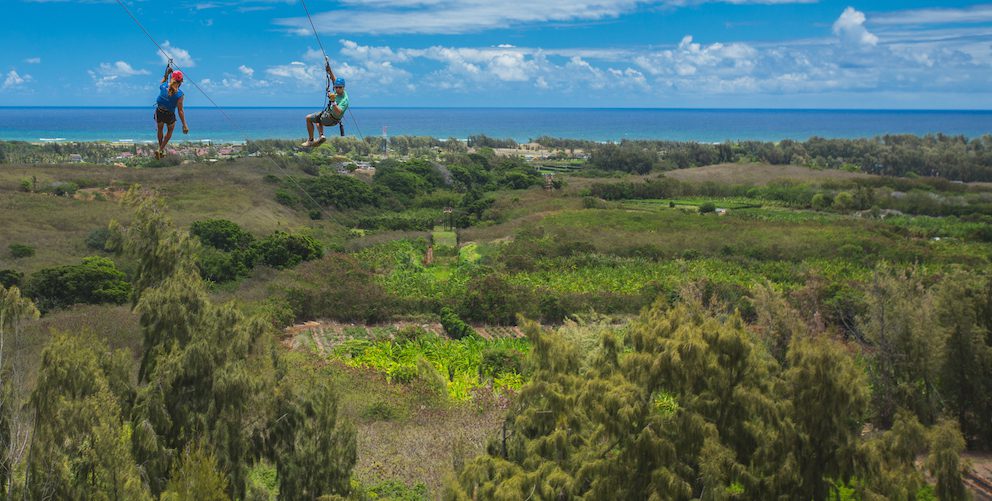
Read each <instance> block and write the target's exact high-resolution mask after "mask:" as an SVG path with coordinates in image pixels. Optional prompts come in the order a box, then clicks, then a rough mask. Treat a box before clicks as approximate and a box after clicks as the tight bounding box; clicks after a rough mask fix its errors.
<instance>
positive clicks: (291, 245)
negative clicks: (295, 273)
mask: <svg viewBox="0 0 992 501" xmlns="http://www.w3.org/2000/svg"><path fill="white" fill-rule="evenodd" d="M251 249H252V251H253V252H252V253H253V254H254V255H255V256H257V259H258V261H259V262H261V263H264V264H266V265H268V266H271V267H273V268H291V267H293V266H296V265H298V264H300V263H302V262H304V261H311V260H314V259H319V258H320V257H322V256H323V255H324V249H323V247H321V245H320V243H319V242H317V241H316V240H314V239H313V238H311V237H310V236H308V235H299V234H290V233H286V232H283V231H277V232H275V233H273V234H272V235H269V236H268V237H266V238H265V239H263V240H259V241H258V242H255V243H254V244H253V245H252V247H251Z"/></svg>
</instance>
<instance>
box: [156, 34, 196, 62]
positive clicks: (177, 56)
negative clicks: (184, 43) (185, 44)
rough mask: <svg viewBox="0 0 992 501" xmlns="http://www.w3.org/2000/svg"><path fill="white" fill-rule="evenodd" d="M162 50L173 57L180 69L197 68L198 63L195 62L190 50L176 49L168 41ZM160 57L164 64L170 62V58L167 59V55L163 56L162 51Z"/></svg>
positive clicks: (159, 52)
mask: <svg viewBox="0 0 992 501" xmlns="http://www.w3.org/2000/svg"><path fill="white" fill-rule="evenodd" d="M162 48H163V49H165V52H166V53H168V54H169V57H171V58H172V60H173V62H175V64H176V65H178V66H179V67H182V68H192V67H194V66H196V61H194V60H193V57H192V56H190V55H189V51H188V50H185V49H181V48H179V47H175V46H173V45H172V43H171V42H169V41H168V40H166V41H165V43H163V44H162ZM158 57H159V59H161V60H162V64H165V63H168V62H169V58H167V57H165V54H163V53H162V51H158Z"/></svg>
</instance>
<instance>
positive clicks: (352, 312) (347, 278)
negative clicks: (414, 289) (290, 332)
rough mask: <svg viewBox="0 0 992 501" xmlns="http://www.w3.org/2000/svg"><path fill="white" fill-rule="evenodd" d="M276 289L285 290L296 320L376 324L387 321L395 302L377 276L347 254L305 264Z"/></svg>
mask: <svg viewBox="0 0 992 501" xmlns="http://www.w3.org/2000/svg"><path fill="white" fill-rule="evenodd" d="M275 287H276V289H277V290H280V289H281V290H282V291H283V295H284V296H285V298H286V301H287V302H288V303H289V305H290V308H291V309H292V310H293V313H294V315H295V317H296V320H311V319H314V318H328V319H333V320H339V321H348V322H365V323H374V322H379V321H382V320H384V319H386V318H388V317H389V314H390V312H391V308H392V307H393V305H394V303H395V301H394V300H393V299H392V298H390V297H389V295H388V294H386V291H385V289H383V288H382V286H381V285H379V284H378V283H377V282H376V281H375V276H374V275H373V274H372V273H371V272H369V271H367V270H365V269H364V268H362V266H361V265H360V264H359V263H358V261H356V260H355V258H353V257H351V256H349V255H347V254H329V255H328V256H326V257H324V258H323V259H320V260H316V261H311V262H308V263H304V264H302V265H300V266H299V267H298V268H296V269H295V270H293V272H292V273H290V274H288V275H287V276H285V277H283V278H282V279H281V281H279V282H277V283H276V286H275Z"/></svg>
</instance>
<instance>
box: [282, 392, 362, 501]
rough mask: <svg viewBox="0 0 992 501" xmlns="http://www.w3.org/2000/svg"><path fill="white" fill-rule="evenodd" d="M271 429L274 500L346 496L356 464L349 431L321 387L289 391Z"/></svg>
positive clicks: (333, 401) (352, 434) (334, 401)
mask: <svg viewBox="0 0 992 501" xmlns="http://www.w3.org/2000/svg"><path fill="white" fill-rule="evenodd" d="M283 406H284V407H283V409H282V410H281V415H282V418H281V419H280V420H279V422H278V425H277V432H276V433H277V434H278V436H277V440H278V443H279V445H278V446H277V449H278V452H277V457H278V461H277V463H276V469H277V471H278V477H279V499H287V500H295V499H317V498H319V497H321V496H325V495H334V494H337V495H342V496H343V495H347V494H348V493H349V491H350V489H351V470H352V468H353V467H354V466H355V461H356V460H357V451H356V441H355V431H354V429H353V428H352V427H351V426H350V425H347V424H345V423H342V422H340V421H339V418H338V409H337V398H336V397H335V395H334V393H333V392H332V390H331V388H330V386H328V384H327V383H326V382H323V381H320V382H315V383H313V384H312V385H310V387H309V388H305V389H304V390H303V391H296V392H294V391H293V390H292V389H289V391H288V395H287V397H286V398H285V400H284V404H283Z"/></svg>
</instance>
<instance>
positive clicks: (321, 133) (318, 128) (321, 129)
mask: <svg viewBox="0 0 992 501" xmlns="http://www.w3.org/2000/svg"><path fill="white" fill-rule="evenodd" d="M317 132H319V133H320V137H324V124H322V123H320V122H317ZM311 137H312V136H311Z"/></svg>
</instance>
